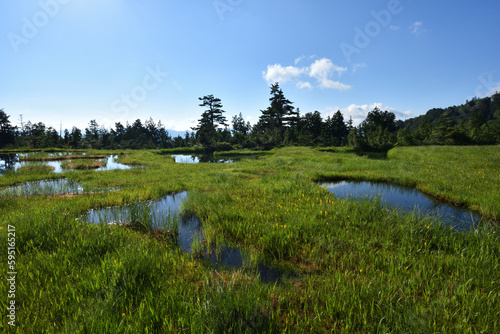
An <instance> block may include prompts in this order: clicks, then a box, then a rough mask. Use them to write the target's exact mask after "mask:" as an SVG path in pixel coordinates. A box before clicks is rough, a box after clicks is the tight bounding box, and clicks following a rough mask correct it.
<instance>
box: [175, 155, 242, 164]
mask: <svg viewBox="0 0 500 334" xmlns="http://www.w3.org/2000/svg"><path fill="white" fill-rule="evenodd" d="M171 157H173V158H174V159H175V162H176V163H179V164H198V163H200V162H203V163H231V162H234V159H233V158H216V157H215V156H214V155H213V154H206V155H186V154H173V155H171Z"/></svg>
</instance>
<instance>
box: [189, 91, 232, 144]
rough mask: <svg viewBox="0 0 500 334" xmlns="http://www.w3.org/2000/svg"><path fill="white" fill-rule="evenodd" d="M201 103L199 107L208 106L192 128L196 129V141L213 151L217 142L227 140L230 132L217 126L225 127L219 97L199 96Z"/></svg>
mask: <svg viewBox="0 0 500 334" xmlns="http://www.w3.org/2000/svg"><path fill="white" fill-rule="evenodd" d="M199 100H200V101H203V103H201V104H200V107H208V109H207V110H205V111H204V112H203V114H202V115H201V119H200V120H198V125H197V126H196V127H194V128H192V130H195V131H196V139H197V141H198V142H199V143H200V144H201V145H203V147H205V149H206V150H208V151H213V150H214V147H215V146H216V145H217V143H218V142H221V141H226V140H229V139H230V137H231V133H230V132H229V131H227V130H220V129H218V127H219V126H224V127H227V126H228V124H226V117H225V116H223V113H224V110H222V103H221V100H220V99H219V98H215V97H214V96H213V95H207V96H204V97H200V98H199Z"/></svg>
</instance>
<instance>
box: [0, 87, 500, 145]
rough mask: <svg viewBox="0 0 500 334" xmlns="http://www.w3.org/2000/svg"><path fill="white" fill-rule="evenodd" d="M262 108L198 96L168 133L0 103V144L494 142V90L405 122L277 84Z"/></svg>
mask: <svg viewBox="0 0 500 334" xmlns="http://www.w3.org/2000/svg"><path fill="white" fill-rule="evenodd" d="M270 88H271V97H270V98H269V107H268V108H267V109H265V110H261V115H260V118H259V121H258V122H257V123H256V124H255V125H253V126H252V125H251V124H250V123H249V122H245V121H244V117H243V115H242V114H241V113H240V114H239V115H235V116H233V117H232V120H231V122H230V124H229V122H228V120H227V118H226V116H225V114H226V112H225V111H224V110H223V109H222V108H223V106H222V101H221V100H220V99H218V98H216V97H214V96H213V95H207V96H204V97H200V98H199V99H200V101H201V103H200V107H203V108H204V109H205V110H204V111H203V113H202V114H201V118H200V119H199V121H198V124H197V126H196V127H194V128H192V130H193V131H191V132H187V131H186V134H185V135H184V136H176V137H172V136H170V135H169V133H168V131H167V130H166V129H165V127H164V125H163V124H162V123H161V122H160V121H159V122H155V121H154V120H153V119H149V120H146V121H145V122H144V123H143V122H142V121H141V120H140V119H137V120H136V121H134V122H133V123H132V124H129V123H128V122H127V123H126V124H121V123H120V122H117V123H115V127H114V128H113V129H106V128H104V127H102V126H100V125H99V124H98V123H97V122H96V121H95V120H91V121H90V122H89V126H88V127H87V128H85V129H84V130H81V129H78V128H77V127H73V128H72V129H71V130H67V129H66V130H64V133H61V134H60V133H59V132H58V131H57V130H56V129H54V128H52V127H46V126H45V124H44V123H43V122H38V123H32V122H31V121H26V122H25V123H24V122H21V126H14V125H12V123H11V121H10V120H9V119H10V116H9V115H7V113H6V112H5V111H4V110H3V109H0V149H20V148H34V149H37V148H49V147H54V148H68V149H88V148H94V149H125V148H128V149H166V148H191V149H192V148H194V149H196V150H200V151H226V150H232V149H241V148H249V149H271V148H273V147H278V146H289V145H305V146H351V147H353V148H354V149H358V150H373V151H384V150H388V149H390V148H392V147H394V146H397V145H399V146H413V145H494V144H500V93H498V92H497V93H496V94H494V95H493V96H491V97H486V98H473V99H472V100H470V101H466V102H465V104H462V105H460V106H452V107H448V108H446V109H442V108H435V109H431V110H429V111H428V112H427V113H426V114H425V115H420V116H418V117H415V118H411V119H407V120H405V121H401V120H396V117H395V115H394V113H392V112H389V111H382V110H380V109H378V108H375V109H373V110H372V111H370V112H369V113H368V115H367V117H366V119H365V120H364V121H363V122H361V124H359V125H358V126H356V127H355V126H353V123H352V119H349V120H345V119H344V116H343V115H342V113H341V112H340V111H337V112H336V113H335V114H333V115H332V116H329V117H327V118H326V119H323V118H322V117H321V114H320V113H319V112H318V111H314V112H309V113H305V114H301V113H300V110H299V109H298V108H295V107H294V106H293V103H292V102H291V101H289V100H288V99H287V98H286V97H285V96H284V94H283V91H282V89H281V88H280V87H279V84H278V83H276V84H273V85H272V86H271V87H270Z"/></svg>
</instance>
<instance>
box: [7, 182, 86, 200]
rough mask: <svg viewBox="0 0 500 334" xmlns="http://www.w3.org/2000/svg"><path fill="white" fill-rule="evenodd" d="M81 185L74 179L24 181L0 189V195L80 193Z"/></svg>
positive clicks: (81, 191)
mask: <svg viewBox="0 0 500 334" xmlns="http://www.w3.org/2000/svg"><path fill="white" fill-rule="evenodd" d="M83 192H84V189H83V186H82V185H80V184H79V183H76V182H74V181H70V180H66V179H59V180H44V181H37V182H29V183H24V184H21V185H18V186H13V187H8V188H5V189H2V190H1V191H0V197H13V196H30V195H55V194H61V195H64V194H80V193H83Z"/></svg>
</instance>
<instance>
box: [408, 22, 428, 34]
mask: <svg viewBox="0 0 500 334" xmlns="http://www.w3.org/2000/svg"><path fill="white" fill-rule="evenodd" d="M409 29H410V31H411V33H412V34H413V35H415V36H418V35H420V34H422V33H424V32H426V31H427V30H426V29H425V28H424V24H423V23H422V21H417V22H415V23H413V24H412V25H411V26H410V27H409Z"/></svg>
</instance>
